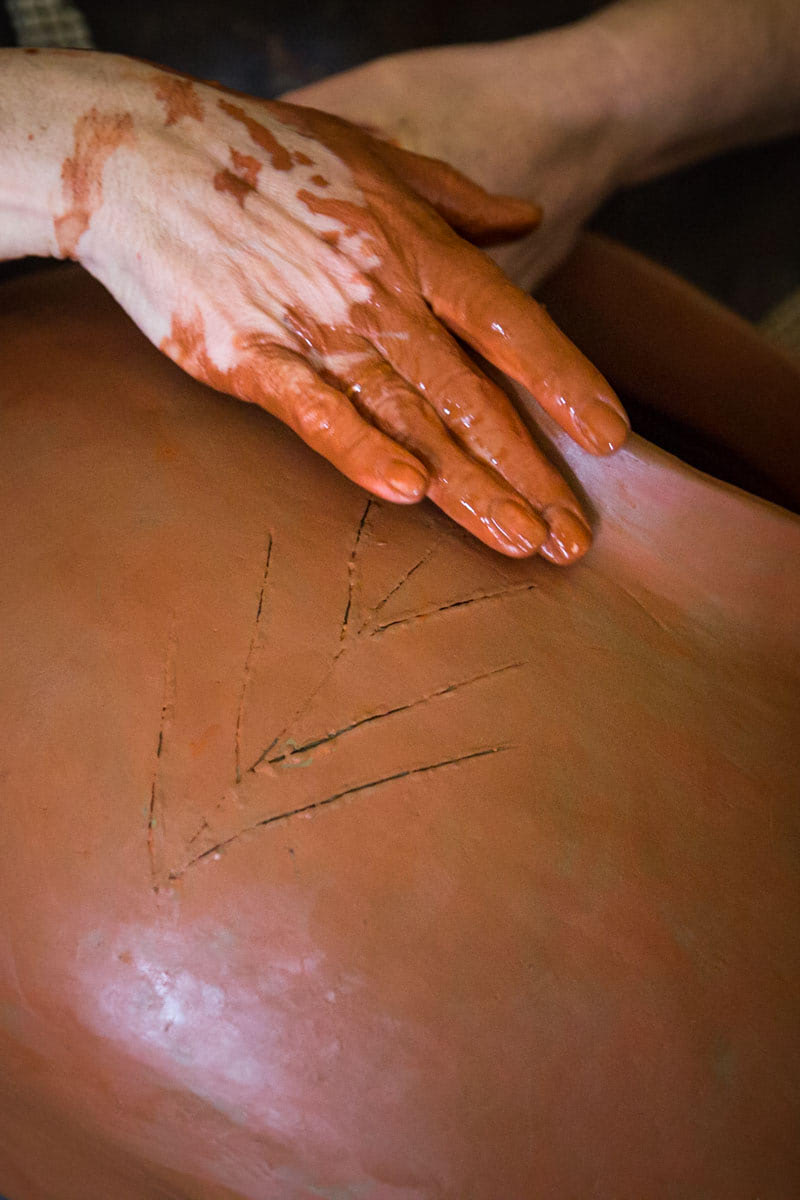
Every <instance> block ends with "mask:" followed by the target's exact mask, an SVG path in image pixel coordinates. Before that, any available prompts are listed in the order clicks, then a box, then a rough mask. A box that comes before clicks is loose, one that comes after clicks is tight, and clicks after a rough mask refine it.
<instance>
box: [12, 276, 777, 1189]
mask: <svg viewBox="0 0 800 1200" xmlns="http://www.w3.org/2000/svg"><path fill="white" fill-rule="evenodd" d="M0 381H1V382H0V386H1V387H2V401H3V404H2V436H1V438H0V456H1V464H2V465H1V467H0V489H1V491H0V523H1V524H2V529H3V537H4V553H3V556H2V567H1V568H0V569H1V570H2V579H0V605H1V606H2V618H1V622H2V630H3V665H2V673H1V675H0V687H1V688H2V710H1V711H2V716H3V734H4V736H3V747H2V760H1V761H0V778H2V789H3V790H2V796H3V814H4V828H3V836H2V839H0V889H1V894H2V904H3V913H4V915H3V921H2V932H3V940H2V952H1V953H0V1061H1V1062H2V1064H3V1070H2V1072H0V1191H2V1192H4V1193H5V1194H7V1195H8V1197H9V1198H10V1200H112V1198H113V1200H160V1198H166V1197H171V1198H191V1200H212V1198H213V1200H219V1198H222V1197H225V1198H228V1200H232V1198H239V1200H241V1198H243V1197H246V1198H247V1200H315V1198H317V1197H326V1198H328V1200H333V1198H336V1200H548V1198H554V1200H571V1198H573V1197H574V1198H576V1200H578V1198H580V1200H584V1198H587V1197H589V1196H594V1197H600V1198H611V1197H614V1200H641V1198H642V1197H645V1196H646V1197H648V1198H649V1200H650V1198H659V1200H660V1198H667V1197H692V1198H695V1197H700V1196H703V1197H713V1198H717V1197H719V1198H724V1200H739V1198H741V1200H745V1198H747V1200H752V1198H753V1197H754V1196H756V1195H758V1196H761V1197H762V1198H763V1200H767V1198H769V1200H778V1198H780V1200H782V1198H783V1197H787V1198H788V1197H790V1196H793V1195H796V1194H798V1190H799V1189H800V1143H798V1139H797V1136H796V1135H797V1128H798V1116H799V1115H800V1103H799V1102H798V1101H799V1099H800V1097H799V1096H798V1090H799V1088H800V1084H799V1083H798V1080H799V1079H800V1071H798V1067H799V1066H800V1064H799V1063H798V1057H799V1055H798V1023H797V987H798V974H799V972H798V967H800V951H799V950H798V938H797V920H796V917H797V897H798V874H799V871H798V854H797V840H798V839H797V835H798V821H799V820H800V817H799V816H798V812H799V810H798V805H797V780H798V765H799V764H798V736H797V735H798V725H797V703H798V675H799V674H800V671H799V670H798V634H797V584H798V575H800V522H798V521H797V520H796V519H795V518H793V517H791V516H789V515H788V514H787V513H785V512H784V511H782V510H781V509H778V508H775V507H772V506H770V505H768V504H766V503H764V502H762V501H757V500H754V499H752V498H751V497H748V496H747V495H745V494H744V493H741V492H738V491H736V490H735V489H732V488H729V487H727V486H723V485H720V484H717V483H715V482H714V481H713V480H710V479H708V478H706V477H703V476H701V475H699V474H697V473H696V472H693V471H691V470H689V469H687V468H685V467H683V466H682V465H681V464H680V463H679V462H677V461H676V460H675V459H672V458H670V457H669V456H667V455H665V454H663V453H661V452H660V451H657V450H655V449H654V448H653V447H651V446H648V445H647V444H646V443H643V442H641V441H640V440H638V439H636V438H632V439H631V443H630V446H629V447H628V448H626V449H624V450H623V451H622V452H621V453H620V454H618V455H617V456H616V457H615V458H614V459H613V460H611V461H600V462H598V461H593V460H591V459H589V458H588V457H586V456H585V455H583V454H581V452H580V451H578V450H576V449H574V448H571V447H568V445H567V443H566V439H563V438H561V439H559V440H558V446H559V448H560V450H561V452H562V453H563V454H564V455H565V457H566V458H567V460H568V464H569V465H570V466H571V467H572V469H573V470H574V471H575V472H576V473H577V475H578V476H579V478H580V482H581V484H582V485H583V487H584V488H585V490H586V492H587V493H588V495H589V496H590V498H591V501H592V503H593V505H594V506H595V509H596V511H597V512H599V513H600V514H602V516H601V518H600V519H599V521H598V536H597V541H596V544H595V546H594V548H593V549H592V550H591V552H590V553H589V555H588V556H587V558H586V560H585V561H584V562H582V563H580V564H578V565H577V566H576V567H574V568H571V569H568V570H564V571H561V570H558V569H556V568H553V567H550V566H548V565H547V564H545V563H543V562H541V561H536V562H531V563H520V562H512V561H510V560H505V559H503V558H501V557H500V556H498V555H496V554H494V553H492V552H491V551H489V550H486V549H484V548H483V547H481V546H480V545H479V544H478V543H477V542H474V541H472V540H470V539H469V538H467V537H466V535H462V534H461V533H460V532H459V530H458V529H456V528H455V527H454V526H453V525H452V524H450V523H448V522H447V521H446V520H445V519H444V518H442V517H440V516H439V514H438V513H437V512H436V511H435V510H433V509H432V508H431V507H429V506H427V505H425V506H421V507H419V508H418V509H414V510H409V509H400V508H394V507H392V506H391V505H388V504H383V503H377V502H368V501H367V499H366V497H365V495H364V494H363V493H362V492H360V491H359V490H358V489H357V488H355V487H354V486H353V485H351V484H349V483H348V482H347V481H346V480H345V479H343V478H342V477H340V476H339V475H337V474H336V473H335V472H334V471H333V470H332V469H331V468H330V467H328V465H327V464H326V463H324V462H323V461H322V460H321V459H319V458H316V457H315V456H314V455H313V454H311V452H309V451H308V450H306V448H305V447H304V446H303V445H302V444H301V443H300V442H299V441H298V440H297V439H296V438H294V437H293V436H292V435H291V434H290V433H288V432H287V431H286V430H285V429H284V428H283V427H282V426H280V425H279V424H277V423H276V422H275V421H273V420H271V419H270V418H269V417H267V416H265V415H264V414H263V413H262V412H260V411H258V410H256V409H255V408H252V407H247V406H245V405H243V404H239V403H237V402H235V401H233V400H230V399H228V398H226V397H223V396H219V395H216V394H213V393H211V392H209V391H207V390H205V389H203V388H201V387H199V386H198V385H196V384H194V383H193V382H192V381H191V380H189V379H188V378H187V377H186V376H184V375H183V374H182V373H181V372H180V371H179V370H178V369H177V368H175V367H173V366H172V365H171V364H170V363H169V362H168V361H167V360H166V359H165V358H163V357H162V356H161V355H160V354H158V353H157V351H155V350H154V349H152V348H151V347H150V346H149V345H148V344H147V343H146V342H145V340H144V339H143V338H142V336H141V335H140V334H139V333H138V331H137V330H136V329H135V328H134V326H133V325H132V324H131V323H130V322H129V321H128V320H127V319H126V318H125V317H124V316H123V314H122V313H121V311H120V310H119V309H118V308H117V307H116V306H115V305H114V304H113V302H112V301H111V300H110V299H109V298H108V297H107V295H106V294H105V293H104V292H103V291H102V290H101V288H100V287H99V286H98V285H96V284H95V283H93V282H92V281H91V280H90V279H89V278H88V277H87V276H85V275H83V274H82V273H81V272H80V271H77V270H74V271H73V270H70V269H66V270H64V271H61V272H55V273H47V274H44V275H40V276H37V277H33V278H30V279H27V280H23V281H19V282H17V283H15V284H13V285H8V286H6V287H5V288H4V289H3V291H2V294H1V299H0ZM523 402H524V403H525V402H526V401H525V400H524V398H523ZM526 403H527V404H528V407H529V409H530V408H532V405H531V403H530V401H527V402H526Z"/></svg>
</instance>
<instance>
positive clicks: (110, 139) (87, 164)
mask: <svg viewBox="0 0 800 1200" xmlns="http://www.w3.org/2000/svg"><path fill="white" fill-rule="evenodd" d="M74 139H75V140H74V148H73V152H72V155H71V156H70V157H69V158H67V159H65V160H64V163H63V165H62V168H61V181H62V184H63V196H64V204H65V210H64V212H62V213H61V214H60V216H57V217H56V219H55V221H54V226H55V233H56V240H57V242H58V248H59V250H60V252H61V254H62V256H63V257H64V258H74V257H75V255H76V252H77V248H78V242H79V241H80V240H81V238H82V237H83V235H84V233H85V232H86V230H87V229H88V228H89V224H90V222H91V219H92V216H93V214H94V213H95V212H96V211H97V210H98V208H99V207H100V205H101V204H102V203H103V168H104V167H105V165H106V162H107V161H108V159H109V158H110V157H111V155H112V154H113V153H114V151H115V150H117V149H118V148H119V147H120V146H131V145H133V143H134V141H135V134H134V132H133V118H132V116H131V114H130V113H127V112H126V113H100V112H98V110H97V109H96V108H92V109H90V110H89V112H88V113H84V115H83V116H82V117H79V118H78V120H77V121H76V123H75V134H74Z"/></svg>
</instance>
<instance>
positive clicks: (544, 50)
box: [295, 0, 800, 287]
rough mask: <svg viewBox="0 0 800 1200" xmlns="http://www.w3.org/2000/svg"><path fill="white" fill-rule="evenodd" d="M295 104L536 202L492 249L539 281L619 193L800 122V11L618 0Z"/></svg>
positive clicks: (775, 1) (415, 55)
mask: <svg viewBox="0 0 800 1200" xmlns="http://www.w3.org/2000/svg"><path fill="white" fill-rule="evenodd" d="M295 98H296V99H298V100H299V101H300V102H302V103H305V104H314V105H318V106H319V107H320V108H327V109H330V111H332V112H337V113H340V114H341V115H342V116H346V117H348V118H349V119H351V120H357V121H367V122H371V123H372V124H374V125H376V126H380V127H382V128H383V129H385V130H386V131H387V133H389V134H390V135H391V136H393V137H395V138H397V139H398V140H399V141H400V143H401V144H402V145H406V146H409V147H410V148H412V149H416V150H419V151H421V152H422V153H424V154H432V155H435V156H437V157H440V158H444V159H446V160H447V161H448V162H452V163H453V164H454V165H455V166H457V167H460V168H461V169H462V170H465V171H468V172H469V174H470V175H471V176H472V177H473V178H475V179H477V180H478V181H479V182H480V183H482V184H483V186H484V187H488V188H492V189H496V190H499V191H503V192H508V193H511V194H515V195H519V196H528V197H531V198H533V197H535V198H536V200H537V201H538V202H539V203H540V204H541V206H542V208H543V210H544V220H543V222H542V225H541V228H540V229H538V230H537V231H536V232H535V233H534V234H533V235H532V236H530V237H528V238H526V239H525V241H523V242H522V243H520V244H518V245H515V246H511V247H508V248H506V247H504V248H503V249H502V251H501V252H500V253H499V255H498V261H500V262H501V264H502V266H503V267H504V269H505V270H506V271H508V273H509V274H511V276H512V278H514V279H515V280H516V282H518V283H519V284H520V285H521V286H525V287H531V286H533V285H534V284H535V283H536V282H537V281H538V280H539V279H540V278H541V277H542V276H543V275H544V274H546V273H547V272H548V271H549V270H551V269H552V268H553V267H554V266H555V265H556V264H557V263H558V262H559V261H560V260H561V259H562V258H563V257H564V256H565V255H566V253H567V251H568V250H569V249H570V246H571V245H572V243H573V241H574V239H575V236H576V235H577V233H578V231H579V229H580V227H581V225H582V224H583V223H584V222H585V221H586V219H587V218H588V217H589V216H590V215H591V214H592V212H593V211H594V210H595V209H596V208H597V207H598V205H599V204H600V203H601V202H602V201H603V200H604V199H605V198H606V197H607V196H608V195H609V194H610V193H611V192H613V191H614V189H615V188H618V187H620V186H624V185H626V184H631V183H636V182H638V181H640V180H643V179H647V178H652V177H653V176H655V175H658V174H662V173H664V172H666V171H669V170H671V169H673V168H675V167H678V166H681V165H684V164H687V163H689V162H692V161H693V160H695V159H698V158H701V157H703V156H707V155H710V154H713V153H716V152H719V151H721V150H724V149H727V148H730V147H733V146H736V145H740V144H744V143H746V142H749V141H756V140H759V139H765V138H769V137H775V136H779V135H781V134H783V133H788V132H790V131H792V130H793V129H797V128H800V3H798V0H620V3H617V4H613V5H611V6H609V7H607V8H604V9H602V10H601V11H600V12H598V13H596V14H594V15H593V16H591V17H589V18H587V19H586V20H583V21H579V22H576V23H575V24H573V25H567V26H564V27H563V28H560V29H552V30H548V31H547V32H545V33H539V34H534V35H532V36H530V37H523V38H517V39H515V40H513V41H507V42H496V43H491V44H484V45H471V46H448V47H444V48H441V49H432V50H422V51H413V52H411V53H409V54H401V55H394V56H392V57H390V58H384V59H378V60H377V61H375V62H373V63H368V64H367V65H366V66H363V67H359V68H357V69H356V70H354V71H348V72H346V73H344V74H342V75H338V76H335V77H333V78H331V79H326V80H323V81H322V82H321V83H317V84H313V85H311V86H310V87H307V88H303V89H302V90H301V91H300V92H297V93H295Z"/></svg>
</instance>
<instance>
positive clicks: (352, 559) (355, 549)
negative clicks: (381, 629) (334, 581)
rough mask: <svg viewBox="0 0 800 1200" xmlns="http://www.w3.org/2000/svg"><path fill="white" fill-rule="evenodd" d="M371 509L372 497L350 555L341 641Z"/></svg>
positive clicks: (348, 617)
mask: <svg viewBox="0 0 800 1200" xmlns="http://www.w3.org/2000/svg"><path fill="white" fill-rule="evenodd" d="M371 508H372V497H370V498H369V500H367V504H366V508H365V509H364V512H363V514H362V517H361V520H360V521H359V524H358V529H357V530H356V540H355V542H354V543H353V549H352V552H351V554H350V561H349V562H348V564H347V604H346V606H345V610H344V616H343V617H342V629H341V633H340V635H339V637H340V640H341V641H344V639H345V638H346V637H347V629H348V626H349V624H350V609H351V608H352V605H353V588H354V584H355V570H356V558H357V556H358V547H359V545H360V543H361V537H362V534H363V533H364V526H365V525H366V523H367V517H368V516H369V512H370V509H371Z"/></svg>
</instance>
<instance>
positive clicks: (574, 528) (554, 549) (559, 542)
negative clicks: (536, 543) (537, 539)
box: [539, 504, 592, 566]
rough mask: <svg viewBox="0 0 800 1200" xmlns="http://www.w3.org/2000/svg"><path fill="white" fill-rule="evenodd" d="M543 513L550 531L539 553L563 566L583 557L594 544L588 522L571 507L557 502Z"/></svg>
mask: <svg viewBox="0 0 800 1200" xmlns="http://www.w3.org/2000/svg"><path fill="white" fill-rule="evenodd" d="M542 515H543V516H544V518H545V520H546V521H547V524H548V526H549V528H550V532H549V533H548V536H547V539H546V540H545V541H544V542H543V543H542V545H541V546H540V547H539V553H540V554H542V555H544V557H545V558H547V559H549V560H550V562H553V563H558V564H559V565H562V566H563V564H564V563H569V562H577V560H578V559H579V558H582V557H583V555H584V554H585V553H586V551H587V550H588V549H589V547H590V546H591V544H592V533H591V530H590V529H589V526H588V525H587V524H586V522H585V521H583V520H582V519H581V518H580V517H579V516H578V514H577V513H575V512H572V510H571V509H569V508H559V507H558V506H557V505H555V504H553V505H551V506H550V507H549V508H546V509H545V510H544V513H543V514H542Z"/></svg>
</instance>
